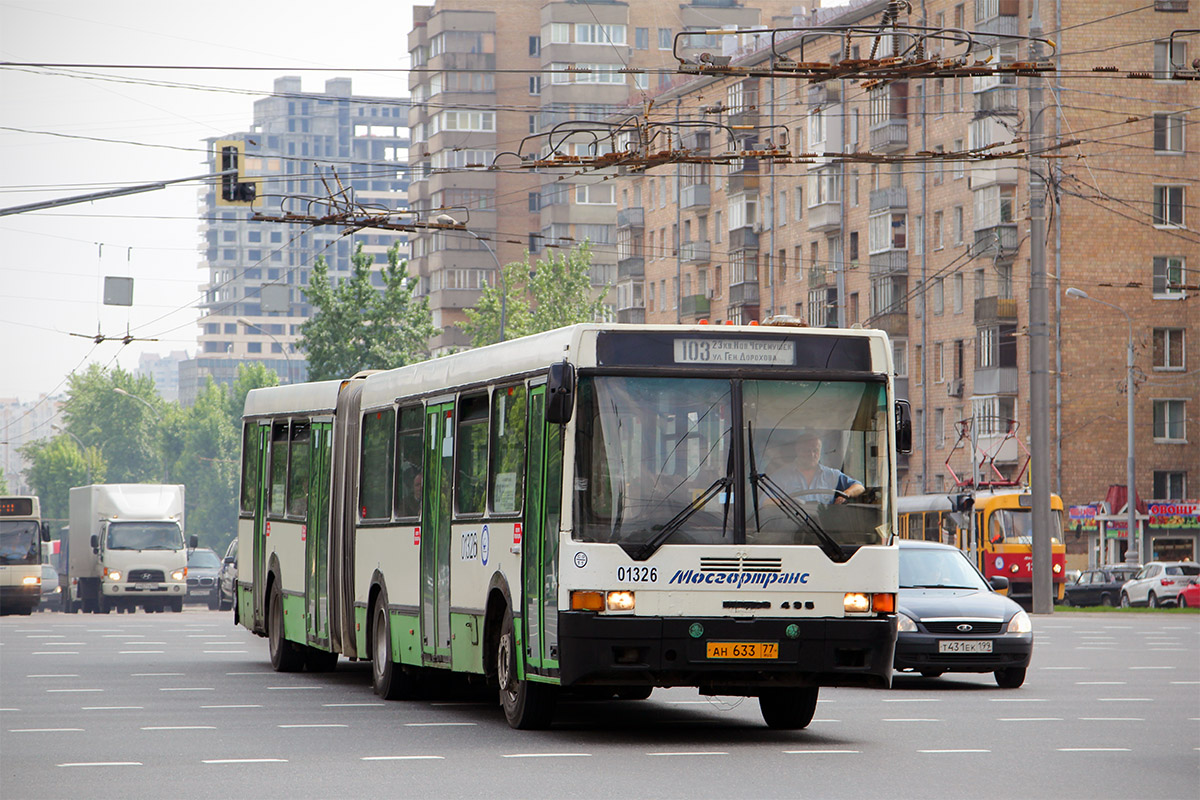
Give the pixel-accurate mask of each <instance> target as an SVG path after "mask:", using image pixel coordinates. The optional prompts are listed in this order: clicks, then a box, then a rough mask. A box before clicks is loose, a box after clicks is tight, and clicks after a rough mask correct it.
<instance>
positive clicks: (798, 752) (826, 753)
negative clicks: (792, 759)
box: [783, 750, 862, 756]
mask: <svg viewBox="0 0 1200 800" xmlns="http://www.w3.org/2000/svg"><path fill="white" fill-rule="evenodd" d="M783 752H784V753H786V754H787V755H790V756H833V755H858V754H859V753H861V752H862V751H861V750H784V751H783Z"/></svg>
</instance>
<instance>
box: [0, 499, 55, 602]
mask: <svg viewBox="0 0 1200 800" xmlns="http://www.w3.org/2000/svg"><path fill="white" fill-rule="evenodd" d="M48 541H50V527H49V525H48V524H47V523H45V522H42V507H41V503H40V502H39V501H38V499H37V498H36V497H33V496H30V495H25V496H18V497H0V614H32V613H33V610H34V609H35V608H37V607H38V604H39V603H40V602H41V600H42V543H43V542H48Z"/></svg>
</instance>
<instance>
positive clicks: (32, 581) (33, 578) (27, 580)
mask: <svg viewBox="0 0 1200 800" xmlns="http://www.w3.org/2000/svg"><path fill="white" fill-rule="evenodd" d="M41 584H42V579H41V578H39V577H38V576H37V575H26V576H25V577H24V578H22V579H21V585H22V586H40V585H41Z"/></svg>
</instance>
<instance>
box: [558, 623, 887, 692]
mask: <svg viewBox="0 0 1200 800" xmlns="http://www.w3.org/2000/svg"><path fill="white" fill-rule="evenodd" d="M791 626H795V628H791ZM789 628H790V629H791V633H792V635H790V636H789ZM710 642H722V643H776V644H777V645H778V648H777V651H776V657H774V658H720V657H710V655H709V648H708V644H709V643H710ZM895 646H896V617H895V616H894V615H892V616H881V617H865V618H852V617H848V618H843V619H827V618H821V619H779V618H759V619H728V618H699V617H695V618H690V617H672V618H669V619H668V618H662V617H625V616H604V615H598V614H593V613H589V612H578V611H565V612H560V613H559V653H560V657H559V677H560V679H561V681H562V685H563V686H572V685H580V686H586V685H601V686H605V685H612V686H620V685H642V686H696V687H700V688H701V690H702V691H703V690H706V689H712V690H713V691H712V692H711V693H714V694H739V693H740V694H745V695H751V696H752V695H754V694H757V692H758V691H760V690H762V689H772V688H781V687H789V686H870V687H881V688H886V687H887V686H889V685H890V684H891V676H892V658H893V655H894V653H895ZM718 690H719V691H718Z"/></svg>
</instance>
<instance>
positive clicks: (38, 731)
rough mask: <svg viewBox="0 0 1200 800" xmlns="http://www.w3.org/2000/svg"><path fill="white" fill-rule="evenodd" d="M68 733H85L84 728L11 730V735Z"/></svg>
mask: <svg viewBox="0 0 1200 800" xmlns="http://www.w3.org/2000/svg"><path fill="white" fill-rule="evenodd" d="M67 731H79V732H81V733H82V732H83V728H9V729H8V732H9V733H66V732H67Z"/></svg>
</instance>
